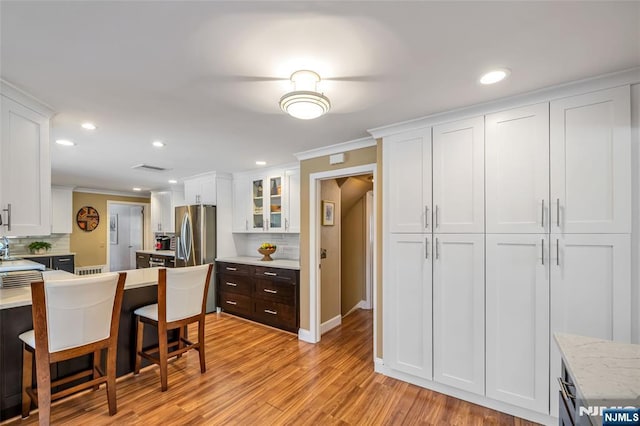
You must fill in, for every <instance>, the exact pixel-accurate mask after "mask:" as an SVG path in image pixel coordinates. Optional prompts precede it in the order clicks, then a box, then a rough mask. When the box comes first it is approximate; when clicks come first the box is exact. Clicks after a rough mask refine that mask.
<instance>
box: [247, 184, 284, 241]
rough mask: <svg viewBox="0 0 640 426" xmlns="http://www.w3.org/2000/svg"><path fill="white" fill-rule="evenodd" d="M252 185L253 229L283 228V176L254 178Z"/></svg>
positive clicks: (271, 229) (272, 229)
mask: <svg viewBox="0 0 640 426" xmlns="http://www.w3.org/2000/svg"><path fill="white" fill-rule="evenodd" d="M251 187H252V220H251V222H252V223H251V226H252V228H253V230H254V231H278V230H282V176H275V177H270V178H264V179H254V180H253V181H252V185H251Z"/></svg>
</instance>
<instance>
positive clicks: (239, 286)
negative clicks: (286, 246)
mask: <svg viewBox="0 0 640 426" xmlns="http://www.w3.org/2000/svg"><path fill="white" fill-rule="evenodd" d="M216 273H217V279H218V281H217V283H218V285H217V291H218V294H217V296H218V298H217V300H218V305H219V306H220V307H221V308H222V309H223V310H224V311H225V312H228V313H230V314H234V315H238V316H241V317H243V318H247V319H250V320H253V321H257V322H260V323H262V324H267V325H270V326H273V327H276V328H280V329H282V330H286V331H291V332H293V333H297V332H298V328H299V326H300V305H299V292H298V285H299V281H300V272H299V271H297V270H293V269H282V268H271V267H267V266H253V265H245V264H240V263H225V262H218V263H216Z"/></svg>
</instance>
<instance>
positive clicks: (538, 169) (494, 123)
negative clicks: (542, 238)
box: [485, 103, 549, 233]
mask: <svg viewBox="0 0 640 426" xmlns="http://www.w3.org/2000/svg"><path fill="white" fill-rule="evenodd" d="M485 125H486V140H485V146H486V168H485V170H486V216H487V217H486V232H487V233H544V232H549V215H548V209H549V104H547V103H543V104H537V105H531V106H528V107H523V108H518V109H514V110H509V111H504V112H499V113H495V114H490V115H487V116H486V119H485Z"/></svg>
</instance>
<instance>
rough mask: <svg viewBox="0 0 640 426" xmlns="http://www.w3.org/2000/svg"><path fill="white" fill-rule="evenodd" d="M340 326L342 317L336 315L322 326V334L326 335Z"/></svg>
mask: <svg viewBox="0 0 640 426" xmlns="http://www.w3.org/2000/svg"><path fill="white" fill-rule="evenodd" d="M340 324H342V315H336V316H335V317H333V318H331V319H330V320H329V321H325V322H323V323H322V324H320V334H324V333H326V332H327V331H329V330H331V329H334V328H336V327H338V326H339V325H340Z"/></svg>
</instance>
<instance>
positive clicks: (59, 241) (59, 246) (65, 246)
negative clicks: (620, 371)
mask: <svg viewBox="0 0 640 426" xmlns="http://www.w3.org/2000/svg"><path fill="white" fill-rule="evenodd" d="M69 236H70V234H51V235H47V236H45V237H17V238H9V249H10V251H11V255H12V256H14V255H15V256H19V255H21V254H31V253H30V252H29V249H28V246H29V244H31V243H32V242H34V241H46V242H47V243H50V244H51V250H49V251H48V252H47V253H46V254H67V253H70V252H71V250H70V248H69V247H70V240H69Z"/></svg>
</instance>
